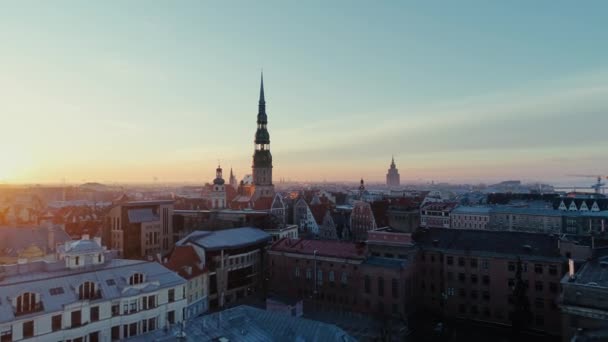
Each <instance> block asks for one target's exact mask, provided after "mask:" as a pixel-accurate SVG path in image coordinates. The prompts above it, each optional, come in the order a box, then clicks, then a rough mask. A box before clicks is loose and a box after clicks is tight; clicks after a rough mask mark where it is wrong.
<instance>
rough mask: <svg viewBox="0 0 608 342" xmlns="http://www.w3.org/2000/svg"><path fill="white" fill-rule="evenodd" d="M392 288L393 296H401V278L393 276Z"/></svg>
mask: <svg viewBox="0 0 608 342" xmlns="http://www.w3.org/2000/svg"><path fill="white" fill-rule="evenodd" d="M391 288H392V290H391V292H392V294H393V298H399V279H396V278H393V281H392V286H391Z"/></svg>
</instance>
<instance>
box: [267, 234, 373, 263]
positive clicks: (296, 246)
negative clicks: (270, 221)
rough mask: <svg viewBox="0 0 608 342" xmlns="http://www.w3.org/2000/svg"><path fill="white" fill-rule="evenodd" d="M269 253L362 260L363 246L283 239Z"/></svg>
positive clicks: (325, 241)
mask: <svg viewBox="0 0 608 342" xmlns="http://www.w3.org/2000/svg"><path fill="white" fill-rule="evenodd" d="M270 250H271V251H275V252H287V253H298V254H307V255H315V252H316V255H318V256H326V257H336V258H349V259H364V258H365V245H364V244H361V243H354V242H343V241H332V240H308V239H289V238H283V239H281V240H279V241H277V242H275V243H274V244H273V245H272V247H270Z"/></svg>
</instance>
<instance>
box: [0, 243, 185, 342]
mask: <svg viewBox="0 0 608 342" xmlns="http://www.w3.org/2000/svg"><path fill="white" fill-rule="evenodd" d="M0 273H1V274H3V277H2V280H0V291H1V292H2V296H3V298H2V301H1V302H0V306H1V314H0V335H1V339H2V341H21V340H26V339H33V340H40V341H72V342H85V341H88V342H96V341H115V340H122V339H126V338H129V337H133V336H137V335H140V334H144V333H147V332H150V331H154V330H157V329H164V328H169V327H170V326H172V325H174V324H178V323H180V322H181V321H182V320H183V312H184V309H185V307H186V300H185V297H184V293H185V289H184V285H185V280H184V279H182V278H181V277H179V276H178V275H176V274H175V273H173V272H172V271H170V270H168V269H166V268H165V267H163V266H162V265H160V264H157V263H154V262H146V261H136V260H124V259H114V258H113V255H112V253H110V252H107V251H106V250H105V248H102V247H101V241H100V239H94V240H90V239H88V237H87V236H84V237H83V239H82V240H77V241H70V242H66V243H65V245H64V246H61V248H60V249H59V250H58V253H57V261H55V262H42V261H37V262H33V263H24V264H16V265H3V266H0Z"/></svg>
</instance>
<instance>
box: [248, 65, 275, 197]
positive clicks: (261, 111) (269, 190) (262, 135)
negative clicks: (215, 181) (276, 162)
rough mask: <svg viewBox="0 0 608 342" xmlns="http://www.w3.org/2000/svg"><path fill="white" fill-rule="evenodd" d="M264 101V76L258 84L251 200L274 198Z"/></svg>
mask: <svg viewBox="0 0 608 342" xmlns="http://www.w3.org/2000/svg"><path fill="white" fill-rule="evenodd" d="M267 124H268V117H267V115H266V101H265V99H264V75H263V74H262V77H261V82H260V100H259V103H258V120H257V130H256V132H255V151H254V153H253V165H252V170H253V185H254V187H255V192H254V195H253V199H254V200H256V199H258V198H260V197H274V184H272V155H271V154H270V134H268V129H267V128H266V125H267Z"/></svg>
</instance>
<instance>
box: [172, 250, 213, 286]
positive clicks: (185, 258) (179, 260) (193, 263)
mask: <svg viewBox="0 0 608 342" xmlns="http://www.w3.org/2000/svg"><path fill="white" fill-rule="evenodd" d="M200 265H201V259H200V258H199V256H198V254H197V253H196V251H195V250H194V247H193V246H175V248H174V249H173V251H172V252H171V255H170V256H169V260H168V261H167V263H165V267H167V268H168V269H170V270H173V271H175V272H177V273H178V274H179V275H180V276H182V277H184V278H186V279H190V278H193V277H196V276H199V275H201V274H203V273H205V272H207V269H206V267H204V268H202V269H201V268H200V267H199V266H200ZM187 267H192V273H191V274H188V272H187V271H186V269H187Z"/></svg>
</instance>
